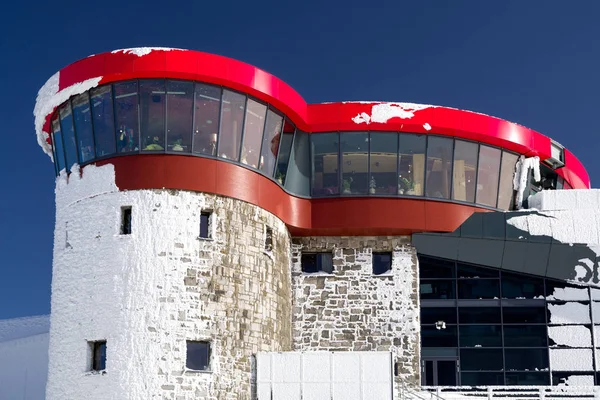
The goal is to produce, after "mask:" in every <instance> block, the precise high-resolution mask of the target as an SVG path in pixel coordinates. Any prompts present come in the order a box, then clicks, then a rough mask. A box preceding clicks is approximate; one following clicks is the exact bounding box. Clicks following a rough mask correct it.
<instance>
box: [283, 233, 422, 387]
mask: <svg viewBox="0 0 600 400" xmlns="http://www.w3.org/2000/svg"><path fill="white" fill-rule="evenodd" d="M322 251H332V252H333V264H334V272H333V274H331V275H329V274H325V273H314V274H306V273H303V272H302V271H301V254H302V253H303V252H322ZM374 251H382V252H383V251H389V252H393V256H392V269H391V271H390V272H389V273H386V274H383V275H373V272H372V252H374ZM292 252H293V254H292V259H293V265H292V281H293V300H294V319H293V328H294V330H293V335H294V350H298V351H315V350H317V351H318V350H321V351H323V350H326V351H344V350H346V351H391V352H392V353H393V354H394V361H395V363H397V365H398V374H399V379H401V380H405V381H408V382H410V383H413V384H419V383H420V374H419V371H420V369H419V355H420V337H419V331H420V328H419V299H418V281H419V278H418V275H419V271H418V261H417V257H416V250H415V249H414V248H413V247H412V246H411V245H410V238H409V237H341V238H340V237H306V238H294V239H293V245H292Z"/></svg>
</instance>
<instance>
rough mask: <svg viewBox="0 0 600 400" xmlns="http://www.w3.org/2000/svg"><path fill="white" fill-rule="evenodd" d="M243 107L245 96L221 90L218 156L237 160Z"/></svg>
mask: <svg viewBox="0 0 600 400" xmlns="http://www.w3.org/2000/svg"><path fill="white" fill-rule="evenodd" d="M245 109H246V96H244V95H242V94H239V93H235V92H231V91H229V90H223V106H222V107H221V132H220V136H219V152H218V153H219V157H221V158H226V159H228V160H233V161H238V160H239V157H240V142H241V140H242V127H243V123H244V114H245Z"/></svg>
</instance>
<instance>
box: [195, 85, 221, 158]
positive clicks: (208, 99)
mask: <svg viewBox="0 0 600 400" xmlns="http://www.w3.org/2000/svg"><path fill="white" fill-rule="evenodd" d="M195 96H196V97H195V108H194V137H193V152H194V153H195V154H207V155H210V156H214V155H215V154H216V151H217V136H218V135H217V133H218V132H219V115H220V112H221V88H219V87H216V86H210V85H204V84H202V83H198V84H196V90H195Z"/></svg>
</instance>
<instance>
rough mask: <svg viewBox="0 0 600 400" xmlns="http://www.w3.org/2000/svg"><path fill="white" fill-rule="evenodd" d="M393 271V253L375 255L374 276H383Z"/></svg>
mask: <svg viewBox="0 0 600 400" xmlns="http://www.w3.org/2000/svg"><path fill="white" fill-rule="evenodd" d="M391 269H392V253H373V274H374V275H381V274H385V273H386V272H389V271H390V270H391Z"/></svg>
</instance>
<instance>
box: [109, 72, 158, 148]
mask: <svg viewBox="0 0 600 400" xmlns="http://www.w3.org/2000/svg"><path fill="white" fill-rule="evenodd" d="M137 86H138V85H137V82H135V81H134V82H125V83H118V84H116V85H115V119H116V126H117V151H118V152H119V153H129V152H133V151H137V150H138V149H139V146H140V144H139V141H140V135H139V129H138V87H137ZM163 118H164V116H163Z"/></svg>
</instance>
